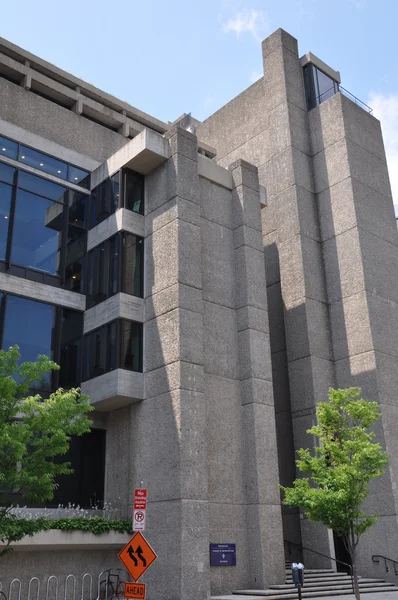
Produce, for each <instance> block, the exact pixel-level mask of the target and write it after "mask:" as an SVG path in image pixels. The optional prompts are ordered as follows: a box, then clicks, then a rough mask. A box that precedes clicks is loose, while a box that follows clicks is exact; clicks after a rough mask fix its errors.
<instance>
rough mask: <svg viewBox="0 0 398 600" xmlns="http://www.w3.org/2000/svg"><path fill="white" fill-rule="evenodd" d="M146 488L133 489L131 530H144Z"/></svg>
mask: <svg viewBox="0 0 398 600" xmlns="http://www.w3.org/2000/svg"><path fill="white" fill-rule="evenodd" d="M146 501H147V490H145V489H142V488H137V489H136V490H134V506H133V531H145V525H146Z"/></svg>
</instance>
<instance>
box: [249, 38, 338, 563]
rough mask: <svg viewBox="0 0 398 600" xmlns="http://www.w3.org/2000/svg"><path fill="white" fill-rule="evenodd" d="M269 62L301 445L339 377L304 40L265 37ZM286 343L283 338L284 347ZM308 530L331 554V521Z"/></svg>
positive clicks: (279, 239)
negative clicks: (307, 98) (318, 406)
mask: <svg viewBox="0 0 398 600" xmlns="http://www.w3.org/2000/svg"><path fill="white" fill-rule="evenodd" d="M263 63H264V86H265V89H264V94H265V100H264V102H265V107H266V109H267V111H268V134H269V138H268V160H267V162H266V163H265V164H264V165H262V166H261V167H260V168H259V178H260V183H262V184H263V185H265V186H266V189H267V198H268V204H267V208H266V209H265V218H264V224H265V227H268V230H266V231H267V233H268V234H272V237H273V240H274V241H273V243H274V244H275V250H276V251H277V254H278V255H279V266H280V284H281V297H282V301H283V310H284V326H285V335H286V349H287V362H288V371H289V384H290V400H291V414H292V421H293V434H294V445H295V448H296V449H297V448H300V447H308V446H311V445H312V442H313V440H312V439H311V438H310V437H309V436H308V435H307V434H306V430H307V429H308V428H309V427H311V425H312V424H313V422H314V418H315V407H316V403H317V402H318V401H320V400H325V399H326V397H327V391H328V388H329V387H330V386H332V385H333V384H334V373H333V362H332V358H333V357H332V350H331V343H330V326H329V315H328V306H327V297H326V289H325V281H324V272H323V261H322V249H321V244H320V237H319V226H318V217H317V208H316V199H315V194H314V182H313V174H312V158H311V154H312V151H311V144H310V135H309V129H308V121H307V118H308V115H307V112H306V105H305V95H304V84H303V76H302V68H301V65H300V61H299V58H298V49H297V41H296V40H295V39H294V38H293V37H292V36H291V35H289V34H288V33H286V32H285V31H283V30H281V29H279V30H278V31H276V32H275V33H274V34H272V35H271V36H270V37H268V38H267V39H266V40H264V42H263ZM275 282H276V283H277V280H276V281H275ZM280 335H281V336H282V335H283V329H281V331H280ZM274 341H276V340H274ZM283 344H284V339H281V348H283ZM286 450H287V451H290V450H289V448H287V449H286ZM280 451H281V452H284V449H283V447H281V448H280ZM301 535H302V542H303V545H304V546H306V547H309V548H313V549H314V550H318V551H320V552H323V553H325V554H328V555H330V554H331V552H332V547H331V545H330V539H329V534H328V532H327V530H326V528H324V527H321V526H317V525H314V524H312V523H309V522H307V521H305V520H303V521H302V522H301ZM304 558H305V562H306V564H307V565H311V566H314V567H316V566H330V563H329V562H328V561H326V562H325V561H324V559H321V558H317V557H316V556H315V555H314V554H307V555H305V556H304Z"/></svg>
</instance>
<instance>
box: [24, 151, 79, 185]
mask: <svg viewBox="0 0 398 600" xmlns="http://www.w3.org/2000/svg"><path fill="white" fill-rule="evenodd" d="M18 158H19V160H20V161H21V162H22V163H24V164H25V165H29V166H30V167H34V168H35V169H38V170H40V171H45V172H46V173H50V174H51V175H55V176H56V177H60V178H61V179H66V175H67V168H68V167H67V165H66V163H64V162H62V161H60V160H57V159H56V158H53V157H52V156H47V154H43V153H42V152H37V150H32V148H27V147H26V146H20V147H19V157H18Z"/></svg>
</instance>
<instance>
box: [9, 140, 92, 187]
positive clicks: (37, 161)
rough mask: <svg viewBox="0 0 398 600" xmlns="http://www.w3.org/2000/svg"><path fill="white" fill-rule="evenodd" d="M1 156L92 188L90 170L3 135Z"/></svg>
mask: <svg viewBox="0 0 398 600" xmlns="http://www.w3.org/2000/svg"><path fill="white" fill-rule="evenodd" d="M0 156H8V157H9V158H13V159H14V160H19V161H20V162H21V163H23V164H25V165H29V166H30V167H34V168H35V169H38V170H39V171H43V172H44V173H49V174H51V175H54V176H55V177H59V178H60V179H65V180H67V181H70V182H71V183H74V184H75V185H79V186H80V187H84V188H87V189H89V188H90V173H89V172H88V171H85V170H83V169H79V168H78V167H75V166H73V165H70V164H68V163H65V162H64V161H62V160H58V159H57V158H54V157H52V156H49V155H48V154H44V152H39V151H38V150H34V149H33V148H29V147H28V146H23V145H22V144H18V143H17V142H13V141H12V140H9V139H7V138H5V137H2V136H0Z"/></svg>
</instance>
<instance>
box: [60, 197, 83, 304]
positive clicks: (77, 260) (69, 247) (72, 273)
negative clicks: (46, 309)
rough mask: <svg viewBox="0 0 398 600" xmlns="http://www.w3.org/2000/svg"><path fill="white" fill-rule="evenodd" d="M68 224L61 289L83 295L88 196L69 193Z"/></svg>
mask: <svg viewBox="0 0 398 600" xmlns="http://www.w3.org/2000/svg"><path fill="white" fill-rule="evenodd" d="M69 194H70V197H69V223H68V232H67V242H66V250H65V282H64V285H63V287H65V288H66V289H68V290H72V291H74V292H80V293H84V291H85V285H84V284H85V273H86V252H87V231H86V226H87V209H88V196H86V195H85V194H80V193H78V192H72V191H71V192H69Z"/></svg>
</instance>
